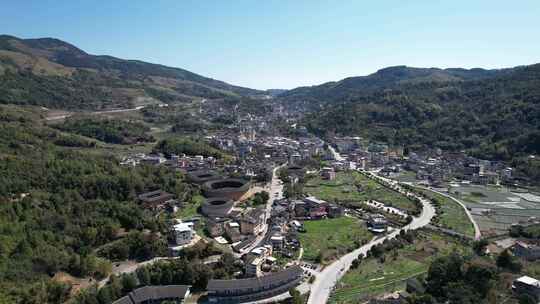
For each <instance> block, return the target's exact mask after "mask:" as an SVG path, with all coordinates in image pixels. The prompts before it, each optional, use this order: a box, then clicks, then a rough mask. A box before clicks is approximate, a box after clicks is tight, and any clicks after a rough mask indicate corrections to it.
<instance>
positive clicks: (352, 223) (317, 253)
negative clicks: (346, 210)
mask: <svg viewBox="0 0 540 304" xmlns="http://www.w3.org/2000/svg"><path fill="white" fill-rule="evenodd" d="M304 228H305V229H306V232H305V233H299V234H298V237H299V239H300V244H301V245H302V247H303V248H304V255H303V259H305V260H308V261H314V262H317V263H322V262H328V261H330V260H332V259H334V258H336V257H338V256H341V255H343V254H345V253H348V252H350V251H352V250H354V249H356V248H358V247H360V246H361V245H362V244H364V243H366V242H367V241H368V240H370V239H371V238H372V234H371V233H370V232H369V231H368V230H367V228H366V225H365V224H364V223H363V222H361V221H359V220H357V219H355V218H351V217H340V218H335V219H325V220H316V221H306V222H304Z"/></svg>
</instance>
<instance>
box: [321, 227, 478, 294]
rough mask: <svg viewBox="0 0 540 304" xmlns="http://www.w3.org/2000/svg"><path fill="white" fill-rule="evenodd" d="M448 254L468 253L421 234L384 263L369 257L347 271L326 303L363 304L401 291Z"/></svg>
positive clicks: (437, 236)
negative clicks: (368, 300) (409, 282)
mask: <svg viewBox="0 0 540 304" xmlns="http://www.w3.org/2000/svg"><path fill="white" fill-rule="evenodd" d="M451 252H461V253H463V254H464V255H468V254H470V253H471V249H470V248H469V247H467V246H466V245H464V244H462V243H460V242H459V241H457V240H455V239H453V238H451V237H448V236H445V235H442V234H439V233H436V232H428V231H424V230H423V231H421V232H419V234H418V235H417V237H416V239H415V241H414V243H413V244H409V245H406V246H404V247H403V248H401V249H396V250H394V251H392V252H387V253H386V254H385V259H384V261H381V260H380V259H378V258H374V257H370V258H367V259H364V260H362V262H361V264H360V266H359V267H358V268H356V269H351V270H349V271H348V272H347V273H346V274H345V276H343V278H342V279H341V280H340V281H339V282H338V284H337V285H336V290H335V291H334V292H333V293H332V294H331V297H330V300H329V303H334V304H349V303H351V304H352V303H362V301H364V300H366V299H369V298H371V297H374V296H377V295H380V294H383V293H386V292H394V291H398V290H403V289H404V287H405V281H406V280H407V279H409V278H412V277H417V276H421V275H423V274H424V273H426V272H427V270H428V267H429V264H430V262H431V261H432V260H433V259H435V258H436V257H438V256H441V255H447V254H449V253H451Z"/></svg>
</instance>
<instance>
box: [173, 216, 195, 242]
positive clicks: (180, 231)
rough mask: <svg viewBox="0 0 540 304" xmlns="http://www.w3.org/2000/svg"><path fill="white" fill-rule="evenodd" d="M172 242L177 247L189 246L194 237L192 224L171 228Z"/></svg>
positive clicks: (182, 224) (181, 224)
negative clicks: (173, 241)
mask: <svg viewBox="0 0 540 304" xmlns="http://www.w3.org/2000/svg"><path fill="white" fill-rule="evenodd" d="M173 234H174V240H175V242H176V244H177V245H185V244H189V242H191V240H192V239H193V237H194V234H195V233H194V232H193V223H190V222H188V223H178V224H176V225H174V226H173Z"/></svg>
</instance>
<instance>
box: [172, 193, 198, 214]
mask: <svg viewBox="0 0 540 304" xmlns="http://www.w3.org/2000/svg"><path fill="white" fill-rule="evenodd" d="M203 202H204V197H203V196H202V195H196V196H194V197H193V199H192V202H186V204H185V205H184V206H183V207H182V208H180V210H178V211H177V212H176V214H175V215H176V217H177V218H182V219H187V218H191V217H194V216H197V215H199V213H197V208H199V207H200V206H201V204H202V203H203Z"/></svg>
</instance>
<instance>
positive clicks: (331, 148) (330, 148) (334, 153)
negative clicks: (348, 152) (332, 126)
mask: <svg viewBox="0 0 540 304" xmlns="http://www.w3.org/2000/svg"><path fill="white" fill-rule="evenodd" d="M328 149H329V150H330V153H332V155H334V159H335V160H337V161H344V160H345V157H343V156H341V155H340V154H339V153H338V152H337V151H336V149H334V147H332V146H331V145H330V144H328Z"/></svg>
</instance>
